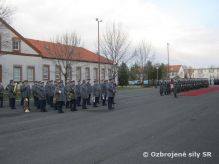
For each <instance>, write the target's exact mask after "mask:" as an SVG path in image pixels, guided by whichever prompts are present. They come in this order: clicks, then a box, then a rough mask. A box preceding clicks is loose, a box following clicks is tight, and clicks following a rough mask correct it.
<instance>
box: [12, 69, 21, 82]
mask: <svg viewBox="0 0 219 164" xmlns="http://www.w3.org/2000/svg"><path fill="white" fill-rule="evenodd" d="M13 80H14V81H22V66H14V69H13Z"/></svg>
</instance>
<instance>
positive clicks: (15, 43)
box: [12, 38, 21, 51]
mask: <svg viewBox="0 0 219 164" xmlns="http://www.w3.org/2000/svg"><path fill="white" fill-rule="evenodd" d="M20 44H21V41H20V39H18V38H13V39H12V49H13V51H20Z"/></svg>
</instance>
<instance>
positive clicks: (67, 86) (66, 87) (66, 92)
mask: <svg viewBox="0 0 219 164" xmlns="http://www.w3.org/2000/svg"><path fill="white" fill-rule="evenodd" d="M64 88H65V97H66V104H65V107H66V108H69V107H70V106H69V105H70V99H69V98H70V96H69V95H70V83H69V82H67V84H66V85H65V87H64Z"/></svg>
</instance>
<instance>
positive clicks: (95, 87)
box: [92, 80, 101, 107]
mask: <svg viewBox="0 0 219 164" xmlns="http://www.w3.org/2000/svg"><path fill="white" fill-rule="evenodd" d="M100 92H101V88H100V85H99V84H97V81H96V80H95V81H94V85H93V87H92V95H93V99H94V100H93V107H97V103H98V101H99V98H100Z"/></svg>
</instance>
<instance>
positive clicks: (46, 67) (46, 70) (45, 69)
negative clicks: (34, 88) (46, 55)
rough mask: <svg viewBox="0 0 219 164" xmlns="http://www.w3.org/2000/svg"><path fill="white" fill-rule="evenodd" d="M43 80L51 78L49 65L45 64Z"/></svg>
mask: <svg viewBox="0 0 219 164" xmlns="http://www.w3.org/2000/svg"><path fill="white" fill-rule="evenodd" d="M43 80H46V81H48V80H50V67H49V65H43Z"/></svg>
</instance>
